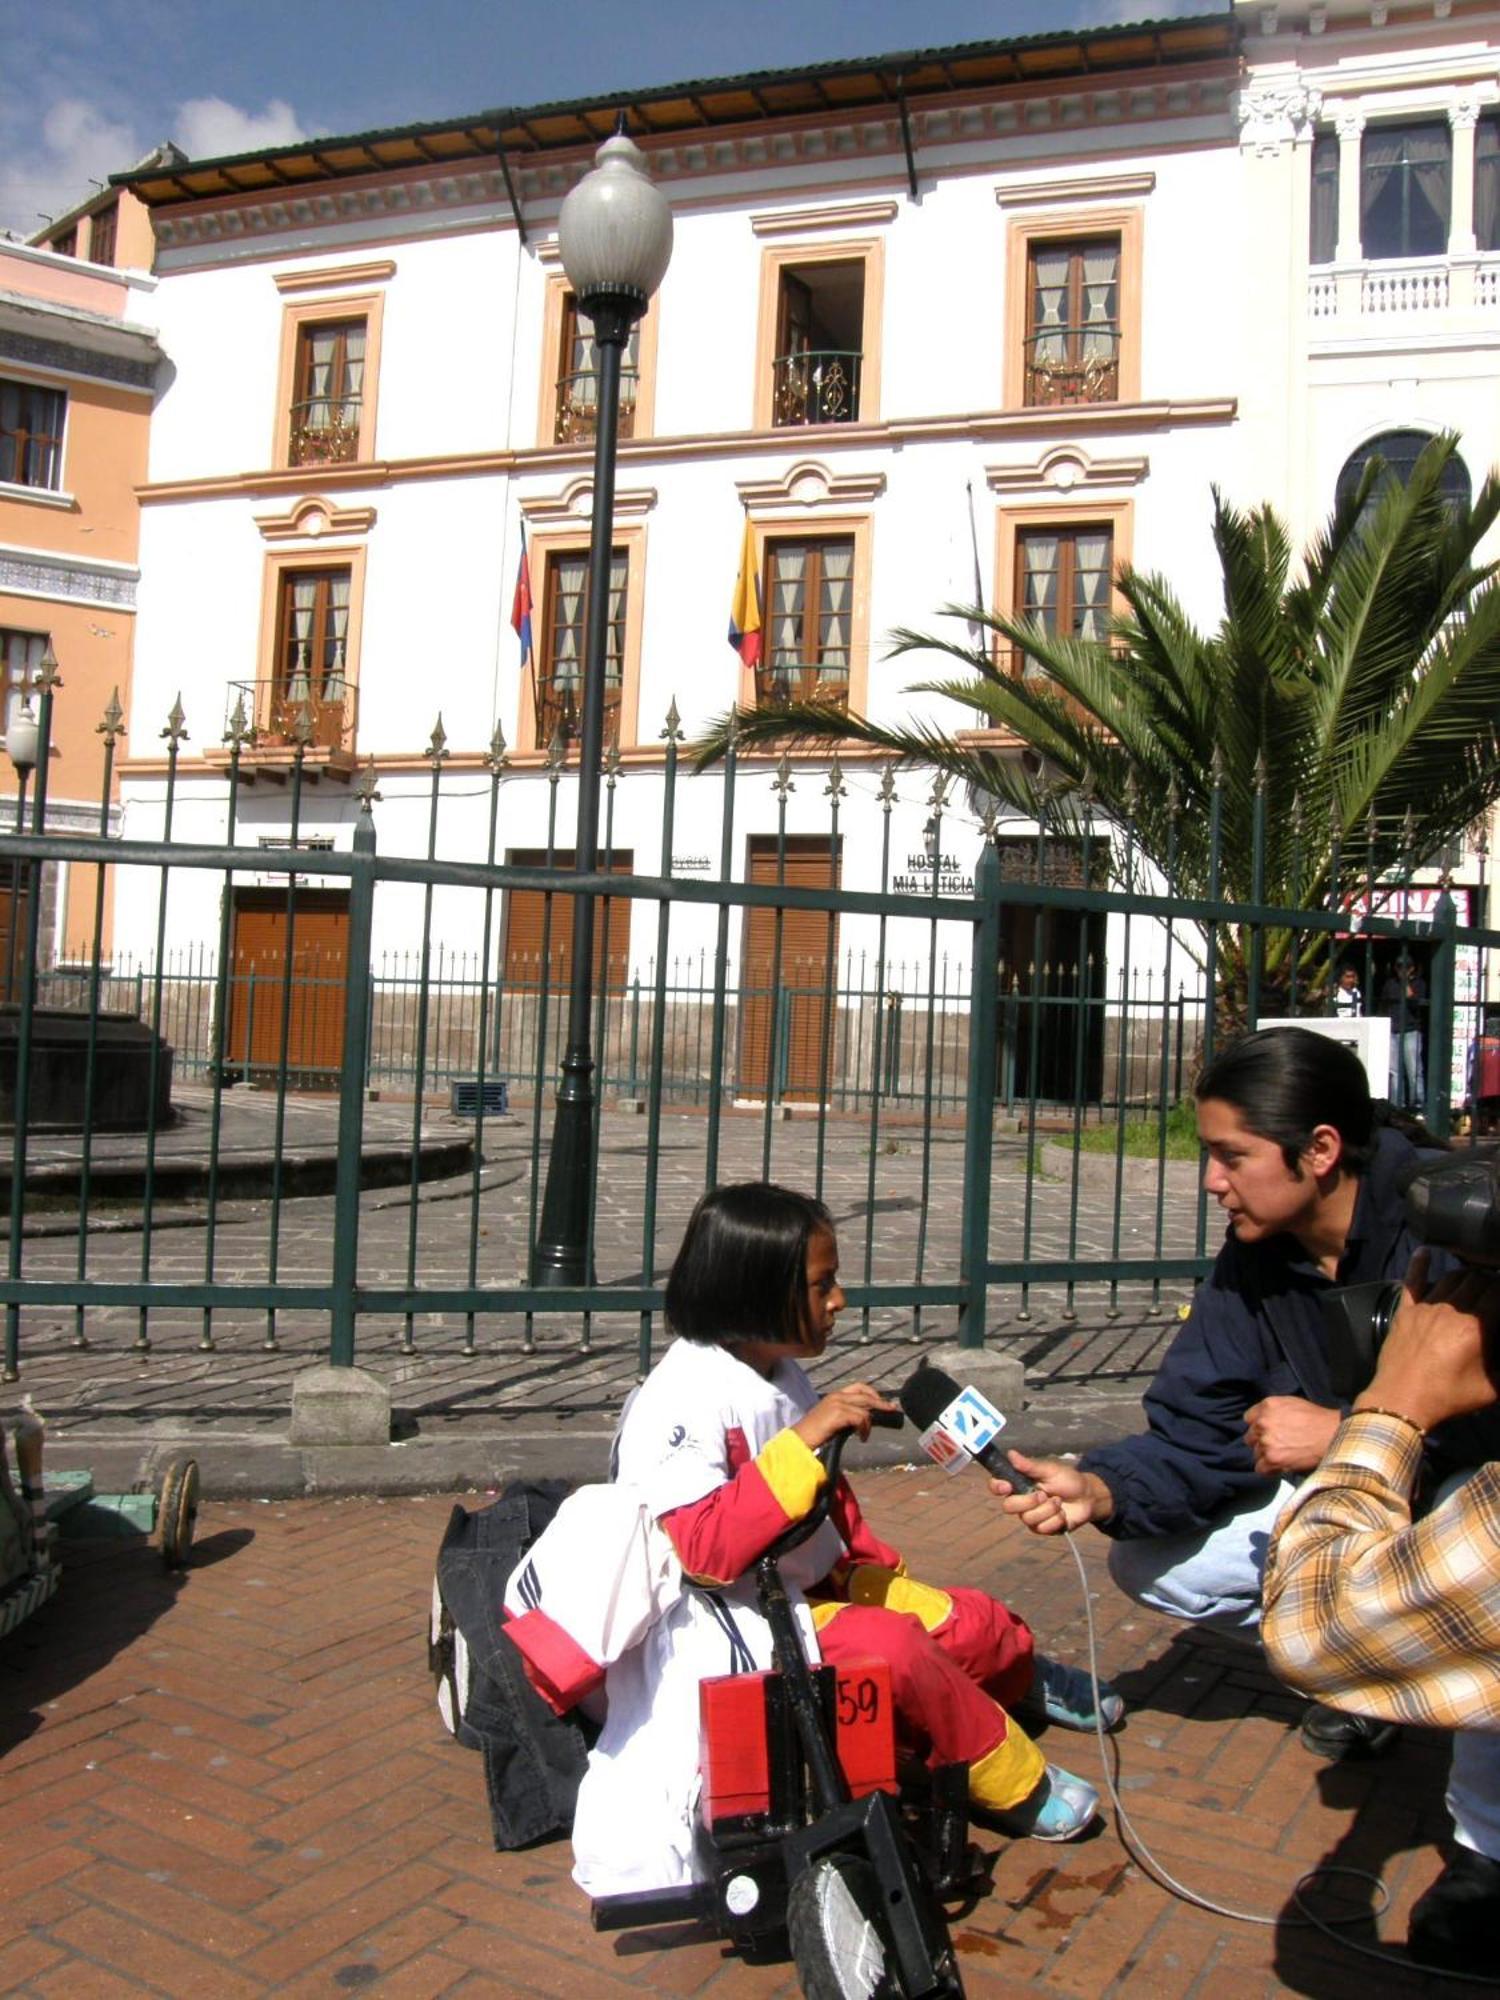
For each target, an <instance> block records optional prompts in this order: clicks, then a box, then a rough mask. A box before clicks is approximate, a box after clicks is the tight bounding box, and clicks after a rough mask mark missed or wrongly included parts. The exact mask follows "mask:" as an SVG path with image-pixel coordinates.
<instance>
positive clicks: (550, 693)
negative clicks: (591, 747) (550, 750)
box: [536, 680, 620, 750]
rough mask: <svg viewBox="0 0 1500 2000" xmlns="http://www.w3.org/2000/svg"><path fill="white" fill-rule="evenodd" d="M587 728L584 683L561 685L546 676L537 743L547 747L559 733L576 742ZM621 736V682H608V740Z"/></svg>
mask: <svg viewBox="0 0 1500 2000" xmlns="http://www.w3.org/2000/svg"><path fill="white" fill-rule="evenodd" d="M582 728H583V687H582V684H581V683H579V682H576V681H567V682H564V683H562V684H561V685H559V684H558V683H557V682H555V681H549V680H543V681H541V682H540V683H539V685H538V687H537V691H536V747H537V749H538V750H545V749H546V748H547V746H548V745H549V744H550V743H551V742H552V740H553V738H554V737H556V736H561V737H562V740H563V742H564V743H576V742H577V741H578V738H579V734H580V732H581V731H582ZM619 740H620V683H619V682H618V681H606V682H605V684H604V744H605V748H606V749H608V748H609V746H610V745H611V744H617V743H618V742H619Z"/></svg>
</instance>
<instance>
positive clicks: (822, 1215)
mask: <svg viewBox="0 0 1500 2000" xmlns="http://www.w3.org/2000/svg"><path fill="white" fill-rule="evenodd" d="M832 1228H833V1219H832V1217H831V1216H830V1215H829V1213H828V1210H827V1209H826V1208H825V1207H824V1206H823V1204H822V1202H820V1201H815V1200H814V1199H813V1197H812V1196H811V1195H810V1194H798V1193H797V1192H796V1191H795V1189H793V1188H784V1187H777V1186H776V1184H775V1182H774V1181H736V1182H733V1183H732V1184H731V1185H730V1186H728V1187H720V1188H714V1189H713V1191H712V1192H711V1193H709V1194H706V1195H704V1197H703V1199H702V1200H701V1201H700V1202H699V1203H698V1206H697V1207H696V1208H695V1209H694V1210H693V1214H692V1219H691V1221H690V1222H689V1223H688V1226H687V1234H686V1235H685V1236H684V1237H683V1239H682V1248H681V1249H680V1250H679V1251H678V1252H677V1259H676V1262H675V1263H674V1264H673V1266H672V1275H671V1276H670V1277H669V1278H668V1279H667V1297H666V1313H667V1324H668V1326H670V1327H671V1329H672V1331H673V1332H674V1333H677V1334H681V1335H682V1337H683V1339H684V1340H698V1341H702V1342H703V1344H704V1345H705V1346H707V1347H716V1346H722V1345H724V1344H726V1343H728V1342H732V1341H736V1340H789V1341H793V1342H796V1343H797V1344H799V1345H800V1344H801V1343H802V1342H803V1341H804V1340H805V1339H806V1338H807V1336H808V1331H809V1328H808V1317H807V1246H808V1243H809V1241H810V1240H811V1239H812V1237H813V1236H815V1235H816V1234H817V1232H818V1231H819V1230H820V1229H827V1230H830V1231H831V1230H832Z"/></svg>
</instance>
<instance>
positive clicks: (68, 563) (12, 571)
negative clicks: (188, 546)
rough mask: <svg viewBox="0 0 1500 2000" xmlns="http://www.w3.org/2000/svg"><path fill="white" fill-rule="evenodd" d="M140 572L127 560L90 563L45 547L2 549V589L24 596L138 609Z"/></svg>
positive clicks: (116, 608)
mask: <svg viewBox="0 0 1500 2000" xmlns="http://www.w3.org/2000/svg"><path fill="white" fill-rule="evenodd" d="M140 574H141V573H140V571H139V570H138V569H135V568H134V567H132V566H129V565H127V564H124V563H110V564H108V565H105V564H102V563H90V562H83V561H80V560H79V559H78V558H77V557H76V556H55V555H50V554H49V553H48V552H47V551H46V550H44V549H7V548H0V590H9V591H14V592H15V593H16V594H17V595H19V596H21V597H52V598H62V599H75V600H76V601H77V602H79V603H81V604H107V605H108V606H110V608H111V609H112V610H117V611H134V609H135V587H136V584H137V583H138V582H139V581H140Z"/></svg>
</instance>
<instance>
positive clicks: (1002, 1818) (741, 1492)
mask: <svg viewBox="0 0 1500 2000" xmlns="http://www.w3.org/2000/svg"><path fill="white" fill-rule="evenodd" d="M843 1304H844V1294H843V1292H842V1291H841V1290H840V1288H839V1282H838V1244H837V1242H836V1240H835V1237H834V1231H833V1225H832V1222H831V1220H830V1217H829V1214H828V1211H827V1209H825V1208H824V1207H823V1205H822V1203H821V1202H819V1201H815V1200H813V1199H812V1198H811V1197H810V1196H807V1195H803V1194H797V1193H794V1192H793V1191H791V1190H790V1189H787V1188H782V1187H777V1186H775V1185H773V1184H771V1183H769V1182H763V1181H752V1182H746V1183H742V1184H740V1185H737V1186H731V1187H722V1188H718V1189H716V1190H714V1192H713V1193H711V1194H708V1195H705V1196H704V1198H703V1199H702V1200H701V1201H700V1202H699V1203H698V1206H697V1208H696V1209H695V1210H694V1212H693V1216H692V1219H691V1221H690V1222H689V1224H688V1229H687V1234H686V1236H685V1237H684V1239H683V1243H682V1248H681V1250H680V1251H679V1252H678V1254H677V1260H676V1262H675V1263H674V1264H673V1266H672V1272H671V1276H670V1277H669V1279H668V1281H667V1291H666V1317H667V1321H668V1324H669V1325H670V1327H671V1328H672V1331H673V1332H674V1333H675V1334H676V1335H677V1336H678V1338H677V1339H676V1340H674V1341H673V1343H672V1345H671V1346H670V1347H669V1348H668V1349H667V1351H666V1353H665V1354H664V1355H663V1357H662V1359H661V1361H660V1362H659V1363H658V1364H657V1366H656V1367H655V1369H653V1371H652V1373H651V1374H650V1375H649V1376H648V1378H647V1379H646V1381H645V1382H643V1383H642V1384H641V1386H640V1387H639V1388H638V1389H637V1390H636V1391H635V1392H634V1393H633V1394H632V1396H631V1397H630V1399H629V1401H628V1402H627V1403H626V1405H625V1409H624V1412H623V1414H622V1417H621V1420H620V1427H619V1430H618V1433H617V1435H616V1439H615V1453H614V1477H615V1479H616V1480H617V1481H619V1482H622V1483H624V1484H626V1485H628V1486H629V1487H630V1488H632V1489H633V1490H634V1491H635V1492H637V1493H639V1494H640V1495H641V1496H642V1497H643V1499H644V1503H645V1509H646V1512H647V1514H648V1515H649V1516H650V1517H651V1518H652V1519H653V1520H654V1522H655V1523H656V1525H657V1527H659V1528H660V1529H661V1530H663V1531H664V1532H665V1534H666V1536H667V1538H668V1539H669V1541H670V1543H671V1546H672V1548H673V1550H675V1552H676V1555H677V1557H678V1558H679V1559H680V1561H681V1565H682V1570H683V1573H684V1576H685V1578H686V1579H687V1580H689V1581H690V1582H692V1583H694V1584H696V1585H698V1586H700V1587H699V1588H696V1589H685V1590H683V1591H682V1592H681V1593H680V1595H679V1596H678V1597H677V1599H676V1601H675V1602H674V1603H673V1604H671V1606H670V1608H669V1609H667V1610H666V1611H665V1613H664V1614H663V1615H662V1616H661V1617H659V1618H658V1619H657V1620H656V1622H655V1623H654V1624H652V1625H651V1626H650V1628H649V1629H648V1630H647V1632H646V1633H645V1636H644V1638H643V1639H642V1640H641V1641H640V1642H639V1643H638V1644H636V1645H634V1646H632V1647H631V1648H630V1649H629V1650H628V1651H627V1652H626V1653H625V1654H624V1655H623V1656H622V1657H621V1658H619V1659H617V1660H616V1661H615V1662H614V1663H613V1664H612V1665H611V1666H610V1668H609V1672H608V1679H607V1683H606V1691H607V1699H608V1706H607V1716H606V1720H605V1723H604V1727H603V1731H602V1734H601V1735H600V1737H599V1741H598V1743H597V1745H596V1746H595V1748H594V1751H593V1753H592V1755H591V1756H590V1758H589V1764H588V1770H587V1772H586V1774H585V1776H584V1779H583V1783H582V1787H581V1789H580V1792H579V1796H578V1808H577V1813H576V1816H575V1819H574V1829H573V1846H574V1856H575V1867H574V1875H575V1879H576V1880H577V1881H578V1882H579V1883H580V1885H581V1886H582V1887H583V1888H584V1889H585V1890H587V1891H588V1892H589V1894H590V1895H594V1896H599V1895H605V1894H614V1893H619V1892H621V1891H623V1890H628V1889H632V1888H647V1887H650V1888H662V1887H666V1886H668V1885H670V1884H672V1883H675V1882H682V1881H686V1880H689V1879H691V1878H692V1876H693V1875H694V1873H695V1870H694V1866H693V1843H694V1828H693V1816H694V1805H695V1790H696V1772H697V1753H698V1696H697V1688H698V1682H699V1681H700V1680H702V1679H703V1678H705V1677H706V1676H708V1675H712V1674H723V1673H730V1672H736V1671H741V1670H745V1671H748V1670H751V1669H754V1668H760V1667H764V1666H768V1665H769V1664H770V1659H769V1652H770V1646H769V1636H768V1634H767V1632H766V1628H765V1623H764V1620H763V1618H762V1617H761V1614H760V1612H759V1610H758V1608H757V1606H756V1601H755V1585H754V1576H753V1570H754V1565H755V1562H756V1560H757V1558H758V1557H759V1556H760V1555H761V1554H762V1553H763V1551H764V1550H765V1549H766V1548H767V1547H768V1546H769V1545H770V1543H771V1542H773V1541H774V1540H775V1539H776V1537H777V1536H778V1535H780V1534H781V1533H782V1532H783V1530H784V1529H786V1528H787V1527H788V1526H789V1525H790V1524H791V1523H792V1522H795V1521H798V1520H800V1519H802V1518H803V1516H805V1515H806V1514H807V1513H808V1511H809V1510H810V1508H811V1507H812V1504H813V1502H814V1500H815V1498H816V1497H817V1494H818V1492H819V1490H820V1488H821V1486H822V1484H823V1480H824V1471H823V1466H822V1464H821V1462H820V1461H819V1460H818V1459H817V1458H816V1457H815V1455H814V1454H815V1452H816V1450H817V1448H818V1446H819V1445H821V1444H823V1443H824V1442H825V1440H826V1439H828V1438H830V1437H832V1436H833V1435H834V1434H835V1433H836V1432H838V1431H840V1430H844V1429H853V1430H855V1431H858V1432H859V1434H860V1435H861V1436H867V1435H868V1433H869V1429H870V1412H871V1411H872V1410H874V1409H879V1408H891V1407H894V1406H893V1405H890V1404H888V1403H886V1402H885V1399H884V1398H882V1397H881V1396H880V1394H879V1393H878V1392H877V1391H876V1390H874V1389H872V1388H870V1387H869V1386H868V1384H866V1383H863V1382H855V1383H850V1384H848V1385H846V1386H844V1387H841V1388H838V1389H834V1390H833V1391H831V1392H830V1393H829V1394H828V1395H826V1396H824V1397H822V1398H821V1399H820V1398H819V1397H818V1394H817V1392H816V1390H815V1389H814V1388H813V1386H812V1384H811V1382H810V1381H809V1380H808V1378H807V1375H806V1374H805V1373H804V1371H803V1367H802V1363H803V1362H805V1361H812V1360H816V1358H817V1357H818V1356H819V1355H820V1354H821V1353H822V1352H823V1350H824V1348H825V1347H826V1346H827V1345H828V1341H829V1339H830V1337H831V1336H832V1333H833V1328H834V1322H835V1320H836V1319H837V1317H838V1314H839V1312H840V1310H841V1308H842V1307H843ZM781 1573H782V1577H783V1580H784V1582H785V1583H786V1586H787V1590H788V1595H789V1596H790V1598H791V1600H792V1603H793V1605H794V1607H795V1611H796V1615H797V1618H798V1623H799V1626H800V1629H801V1631H802V1636H803V1641H804V1644H805V1645H806V1646H807V1649H808V1652H809V1655H810V1656H811V1657H813V1658H815V1659H816V1658H817V1657H818V1656H819V1655H820V1654H821V1657H822V1658H823V1659H824V1660H825V1661H829V1662H832V1663H834V1664H838V1663H840V1662H842V1661H845V1660H853V1659H868V1658H869V1657H870V1656H871V1655H875V1656H878V1657H879V1658H882V1659H884V1660H886V1661H887V1662H888V1663H889V1666H890V1671H891V1684H892V1693H893V1696H894V1700H895V1705H896V1716H897V1727H898V1732H899V1734H900V1737H901V1740H902V1741H903V1743H904V1744H905V1745H906V1746H907V1747H908V1748H910V1749H912V1750H914V1751H916V1752H917V1753H919V1754H920V1755H922V1756H923V1757H925V1759H926V1761H927V1762H928V1763H929V1764H930V1765H933V1766H937V1765H941V1764H949V1763H958V1762H967V1764H968V1765H969V1792H970V1800H971V1804H972V1806H973V1807H974V1808H977V1809H978V1814H979V1817H980V1818H981V1820H982V1821H983V1823H985V1824H987V1825H991V1826H994V1827H997V1828H999V1829H1000V1830H1001V1831H1003V1832H1006V1833H1011V1834H1017V1835H1019V1834H1027V1835H1030V1836H1031V1837H1032V1838H1034V1839H1040V1840H1071V1839H1073V1838H1075V1837H1076V1836H1077V1835H1078V1834H1080V1833H1082V1832H1083V1831H1084V1830H1085V1829H1086V1828H1087V1827H1088V1825H1089V1824H1090V1823H1091V1821H1092V1820H1093V1818H1094V1816H1095V1814H1096V1812H1097V1809H1098V1796H1097V1794H1096V1793H1095V1791H1094V1790H1093V1788H1092V1786H1090V1785H1088V1784H1086V1783H1085V1782H1084V1781H1083V1780H1082V1779H1080V1778H1075V1777H1072V1776H1071V1775H1069V1773H1067V1772H1066V1771H1063V1770H1060V1769H1058V1768H1057V1767H1056V1766H1054V1765H1050V1764H1048V1763H1047V1762H1046V1760H1045V1759H1044V1758H1043V1756H1042V1753H1041V1752H1040V1750H1038V1748H1037V1747H1036V1745H1035V1744H1034V1743H1033V1742H1032V1740H1031V1738H1030V1737H1029V1736H1028V1735H1027V1734H1026V1733H1025V1731H1024V1730H1023V1729H1022V1728H1021V1727H1020V1726H1019V1724H1018V1723H1017V1722H1016V1721H1015V1719H1014V1710H1015V1708H1016V1706H1017V1705H1018V1704H1021V1703H1023V1702H1024V1703H1027V1704H1028V1705H1029V1706H1030V1707H1032V1708H1034V1709H1035V1711H1036V1712H1037V1713H1038V1715H1042V1716H1045V1717H1046V1719H1047V1720H1049V1721H1051V1722H1054V1723H1058V1724H1061V1725H1062V1726H1064V1727H1067V1728H1073V1729H1092V1728H1094V1726H1095V1713H1094V1700H1093V1690H1092V1687H1091V1684H1090V1681H1089V1678H1088V1676H1087V1675H1086V1674H1084V1673H1082V1672H1080V1671H1079V1670H1078V1669H1076V1668H1071V1667H1064V1666H1060V1665H1058V1664H1057V1663H1056V1662H1053V1661H1049V1660H1045V1659H1043V1658H1042V1657H1041V1656H1040V1655H1038V1654H1037V1653H1036V1652H1035V1651H1034V1649H1033V1645H1032V1637H1031V1633H1030V1631H1029V1630H1028V1629H1027V1627H1026V1626H1025V1625H1024V1624H1023V1623H1022V1621H1021V1620H1020V1619H1019V1618H1018V1617H1016V1616H1015V1614H1014V1613H1013V1612H1011V1611H1008V1610H1007V1609H1006V1607H1005V1606H1004V1605H1003V1604H1000V1603H999V1602H997V1600H996V1599H994V1598H992V1597H990V1596H987V1595H986V1594H985V1592H983V1591H980V1590H971V1589H954V1590H938V1589H934V1588H933V1587H932V1586H930V1585H927V1584H923V1583H918V1582H916V1581H915V1580H914V1579H913V1578H911V1577H908V1576H907V1575H906V1574H905V1569H904V1566H903V1564H902V1561H901V1558H900V1555H899V1554H898V1552H897V1551H896V1550H895V1549H893V1548H892V1547H890V1545H889V1544H888V1543H886V1542H883V1541H882V1540H881V1539H880V1538H879V1537H878V1536H877V1535H876V1534H874V1533H873V1531H872V1530H871V1528H870V1527H869V1525H868V1523H867V1522H866V1521H865V1520H864V1518H863V1517H862V1515H861V1513H860V1510H859V1506H858V1503H857V1502H856V1500H855V1497H854V1494H853V1491H852V1490H851V1488H850V1486H849V1484H848V1482H847V1480H844V1479H841V1480H840V1481H839V1484H838V1488H837V1491H836V1493H835V1496H834V1499H833V1503H832V1506H831V1508H830V1515H829V1519H828V1520H827V1521H825V1522H824V1523H823V1525H822V1526H821V1527H820V1528H819V1529H818V1530H817V1532H816V1533H815V1534H814V1535H813V1536H812V1537H811V1539H810V1540H809V1541H807V1542H805V1543H803V1544H802V1545H801V1546H800V1547H799V1548H796V1549H794V1550H793V1551H792V1552H791V1553H790V1554H789V1555H787V1556H786V1557H785V1558H784V1559H783V1561H782V1564H781ZM1100 1708H1101V1711H1102V1718H1103V1722H1104V1725H1105V1727H1107V1728H1113V1727H1114V1726H1115V1725H1116V1724H1117V1723H1118V1722H1119V1720H1120V1718H1121V1715H1122V1713H1123V1703H1122V1701H1121V1699H1120V1697H1119V1695H1118V1694H1117V1693H1115V1692H1114V1691H1113V1690H1112V1689H1109V1688H1104V1689H1101V1696H1100Z"/></svg>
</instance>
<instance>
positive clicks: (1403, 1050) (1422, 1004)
mask: <svg viewBox="0 0 1500 2000" xmlns="http://www.w3.org/2000/svg"><path fill="white" fill-rule="evenodd" d="M1377 1004H1378V1006H1379V1009H1380V1012H1381V1013H1382V1014H1384V1015H1385V1016H1386V1018H1387V1020H1389V1022H1390V1024H1391V1082H1390V1100H1391V1102H1392V1104H1398V1105H1400V1106H1402V1107H1403V1108H1404V1109H1405V1110H1407V1111H1420V1110H1421V1108H1422V1103H1423V1100H1424V1098H1425V1097H1426V1095H1427V1082H1426V1078H1425V1075H1424V1073H1423V1065H1422V1017H1423V1015H1424V1014H1425V1013H1426V1012H1427V982H1426V980H1424V979H1423V977H1422V975H1421V973H1420V972H1418V970H1417V968H1416V967H1415V966H1414V965H1413V964H1412V962H1411V960H1410V958H1408V956H1407V954H1406V953H1405V952H1404V951H1403V952H1402V954H1401V957H1400V958H1399V959H1398V960H1397V962H1396V964H1395V965H1394V966H1393V967H1392V968H1391V970H1390V971H1389V972H1388V973H1387V974H1386V977H1385V979H1384V980H1383V982H1382V984H1381V988H1380V998H1379V1001H1378V1003H1377Z"/></svg>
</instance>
